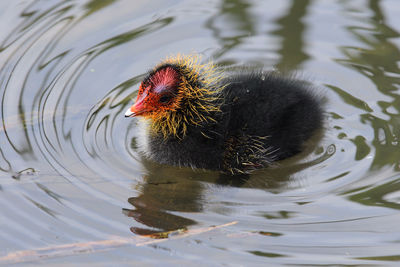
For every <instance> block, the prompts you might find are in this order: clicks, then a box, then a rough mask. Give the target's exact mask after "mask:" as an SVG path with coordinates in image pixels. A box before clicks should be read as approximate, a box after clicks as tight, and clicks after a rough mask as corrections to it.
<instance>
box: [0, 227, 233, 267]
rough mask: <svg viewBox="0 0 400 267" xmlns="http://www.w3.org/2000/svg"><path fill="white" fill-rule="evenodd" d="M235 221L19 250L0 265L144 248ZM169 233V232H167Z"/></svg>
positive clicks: (1, 258) (0, 260) (207, 230)
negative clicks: (151, 234) (159, 235)
mask: <svg viewBox="0 0 400 267" xmlns="http://www.w3.org/2000/svg"><path fill="white" fill-rule="evenodd" d="M236 223H237V221H233V222H230V223H226V224H222V225H216V226H211V227H207V228H199V229H189V230H187V231H184V232H179V231H173V232H174V233H176V234H174V235H168V238H163V239H150V240H149V238H148V237H139V236H135V237H131V238H124V237H116V238H114V239H108V240H99V241H90V242H82V243H71V244H65V245H57V246H50V247H44V248H38V249H32V250H20V251H16V252H11V253H8V254H7V255H6V256H4V257H0V264H10V263H21V262H34V261H39V260H44V259H49V258H56V257H65V256H71V255H77V254H88V253H97V252H101V251H105V250H111V249H115V248H118V247H121V246H126V245H133V246H137V247H139V246H145V245H151V244H155V243H160V242H165V241H168V240H174V239H180V238H184V237H188V236H192V235H198V234H202V233H205V232H209V231H211V230H214V229H218V228H223V227H227V226H231V225H234V224H236ZM168 233H171V232H168Z"/></svg>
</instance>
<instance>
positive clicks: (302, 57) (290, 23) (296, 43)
mask: <svg viewBox="0 0 400 267" xmlns="http://www.w3.org/2000/svg"><path fill="white" fill-rule="evenodd" d="M310 4H311V1H310V0H300V1H299V0H292V1H291V3H290V5H289V7H290V8H289V10H288V11H287V13H286V14H284V15H283V16H282V17H280V18H279V19H278V20H277V21H276V23H277V24H278V25H279V29H278V30H276V31H274V32H273V34H275V35H277V36H279V37H281V38H282V42H281V48H280V49H279V50H278V51H277V53H278V54H279V55H281V58H280V60H279V62H278V63H277V64H276V67H277V68H278V69H280V70H297V69H299V67H300V66H301V64H302V63H303V62H305V61H306V60H308V59H309V56H308V55H307V54H306V53H305V52H304V45H305V44H304V38H305V32H306V30H307V29H306V24H305V23H304V18H305V17H307V10H308V9H309V8H310Z"/></svg>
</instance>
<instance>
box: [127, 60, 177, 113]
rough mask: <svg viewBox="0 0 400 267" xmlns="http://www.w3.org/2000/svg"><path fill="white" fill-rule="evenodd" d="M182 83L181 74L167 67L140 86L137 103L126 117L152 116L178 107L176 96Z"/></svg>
mask: <svg viewBox="0 0 400 267" xmlns="http://www.w3.org/2000/svg"><path fill="white" fill-rule="evenodd" d="M179 83H180V78H179V73H178V72H177V71H176V70H174V69H173V68H172V67H165V68H162V69H161V70H159V71H157V72H155V73H154V74H152V75H151V76H150V77H149V79H147V80H145V81H143V82H142V83H141V84H140V86H139V94H138V96H137V99H136V102H135V104H134V105H133V106H131V108H130V109H129V110H128V111H127V112H126V113H125V116H126V117H135V116H145V117H146V116H150V115H153V116H154V115H156V114H157V113H162V112H163V111H169V110H174V109H175V108H176V107H177V103H176V101H174V99H175V98H176V94H177V93H178V86H179Z"/></svg>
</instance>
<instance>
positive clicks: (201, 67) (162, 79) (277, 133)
mask: <svg viewBox="0 0 400 267" xmlns="http://www.w3.org/2000/svg"><path fill="white" fill-rule="evenodd" d="M320 102H321V101H320V99H319V98H318V97H316V96H315V95H314V94H313V92H312V91H311V89H310V88H309V86H308V85H307V84H306V83H305V82H302V81H298V80H295V79H292V78H288V77H283V76H281V75H279V74H277V73H275V72H265V71H242V72H241V73H239V74H235V75H229V76H225V75H224V73H222V72H220V71H218V70H217V69H216V66H215V65H213V64H212V63H206V64H201V63H200V60H199V57H197V56H179V55H178V56H176V57H171V58H168V59H166V60H164V61H163V62H161V63H160V64H159V65H157V66H156V67H155V68H154V69H153V70H151V71H150V72H149V73H148V74H147V76H146V77H145V78H144V80H143V81H142V83H141V84H140V86H139V93H138V96H137V99H136V103H135V104H134V105H133V106H132V107H130V108H129V109H128V110H127V111H126V113H125V117H136V116H140V117H142V118H144V121H145V122H146V123H145V124H144V125H143V126H142V127H145V129H144V130H145V137H146V138H145V139H144V141H143V142H144V143H143V144H142V149H143V150H144V152H145V154H146V155H147V156H148V157H149V158H151V159H153V160H155V161H157V162H159V163H162V164H169V165H175V166H189V167H192V168H203V169H210V170H219V171H222V172H225V173H229V174H233V175H235V174H243V173H249V172H251V171H252V170H255V169H258V168H262V167H264V166H268V165H270V164H271V163H273V162H274V161H277V160H281V159H284V158H287V157H290V156H292V155H295V154H296V153H299V152H300V151H301V150H302V149H303V146H304V142H305V141H306V140H307V139H309V138H310V137H311V136H312V135H313V134H314V132H315V131H316V130H317V129H319V128H321V126H322V121H323V115H322V114H323V110H322V107H321V103H320Z"/></svg>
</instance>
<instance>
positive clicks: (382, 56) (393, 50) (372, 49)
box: [335, 0, 400, 209]
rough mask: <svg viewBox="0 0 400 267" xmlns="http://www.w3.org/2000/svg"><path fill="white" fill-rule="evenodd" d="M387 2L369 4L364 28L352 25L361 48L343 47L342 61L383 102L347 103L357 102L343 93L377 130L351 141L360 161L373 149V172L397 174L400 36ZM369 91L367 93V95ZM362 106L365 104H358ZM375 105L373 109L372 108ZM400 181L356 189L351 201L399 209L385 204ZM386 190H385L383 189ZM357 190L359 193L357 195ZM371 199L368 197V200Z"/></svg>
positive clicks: (394, 180)
mask: <svg viewBox="0 0 400 267" xmlns="http://www.w3.org/2000/svg"><path fill="white" fill-rule="evenodd" d="M382 3H383V1H375V0H371V1H368V8H369V10H370V11H371V15H370V16H369V18H368V20H365V19H364V18H363V22H364V24H367V25H365V26H363V27H355V26H348V27H347V30H348V31H349V32H350V33H351V34H352V36H353V37H354V38H355V39H357V40H358V42H359V43H360V46H359V47H348V46H343V47H341V51H342V52H343V55H344V56H345V58H343V59H338V60H337V61H338V62H340V63H341V64H343V65H345V66H346V67H349V68H351V69H354V70H356V71H358V72H359V73H360V74H361V75H363V76H364V77H366V78H367V79H369V80H370V81H371V82H372V83H373V84H374V85H375V88H376V89H377V90H378V91H379V92H380V93H381V94H382V96H387V97H382V96H380V99H378V100H377V101H376V102H373V103H370V104H369V105H368V104H367V103H365V102H363V101H361V100H358V101H351V100H350V101H347V100H349V99H352V98H353V99H354V97H351V96H344V95H343V94H342V93H340V92H339V90H337V89H335V92H337V93H340V94H341V95H342V96H343V98H344V100H345V101H347V103H348V104H350V105H353V106H355V107H359V108H360V107H361V108H362V107H365V108H363V110H364V113H361V114H360V121H361V122H362V123H363V124H367V125H370V126H371V128H372V129H373V138H372V140H368V141H367V140H366V138H365V137H364V136H360V135H358V136H356V137H354V138H352V139H350V140H351V141H352V142H353V143H354V145H356V147H357V152H356V155H355V159H356V160H362V159H363V158H365V157H366V156H367V155H370V154H371V152H372V151H371V147H370V146H372V147H373V148H374V151H373V152H374V153H373V154H372V157H373V161H372V163H371V166H370V170H371V171H374V170H380V169H384V168H385V166H392V167H393V169H394V170H395V171H399V170H400V161H399V159H400V143H399V138H400V125H399V121H400V116H399V114H400V105H399V103H400V95H399V94H398V89H399V88H400V86H399V85H400V76H399V73H400V69H399V65H398V62H399V61H400V51H399V48H398V47H397V46H396V44H395V43H393V42H392V40H393V38H395V37H399V36H400V34H399V33H398V32H397V31H396V29H393V28H392V27H390V26H389V25H388V24H387V23H386V21H387V20H386V17H385V14H384V13H383V11H382V7H381V6H382ZM345 8H347V10H348V11H349V13H351V12H350V10H354V6H353V5H345ZM368 93H369V92H365V94H366V95H367V94H368ZM358 103H362V104H361V105H358ZM370 106H371V107H370ZM398 181H399V178H397V177H394V178H391V179H389V181H388V182H387V183H385V184H383V185H380V186H376V185H373V184H371V185H369V186H367V187H365V185H363V186H362V187H359V188H357V189H352V193H351V196H350V199H351V200H353V201H357V202H360V203H362V204H364V205H376V206H381V205H382V206H385V207H390V208H395V209H399V205H398V204H396V203H392V202H389V201H384V200H383V199H384V197H385V195H386V194H390V193H391V192H395V191H398V190H399V187H398V186H396V185H397V184H398ZM383 189H385V190H383ZM354 191H356V192H359V193H354ZM367 196H368V197H367Z"/></svg>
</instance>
